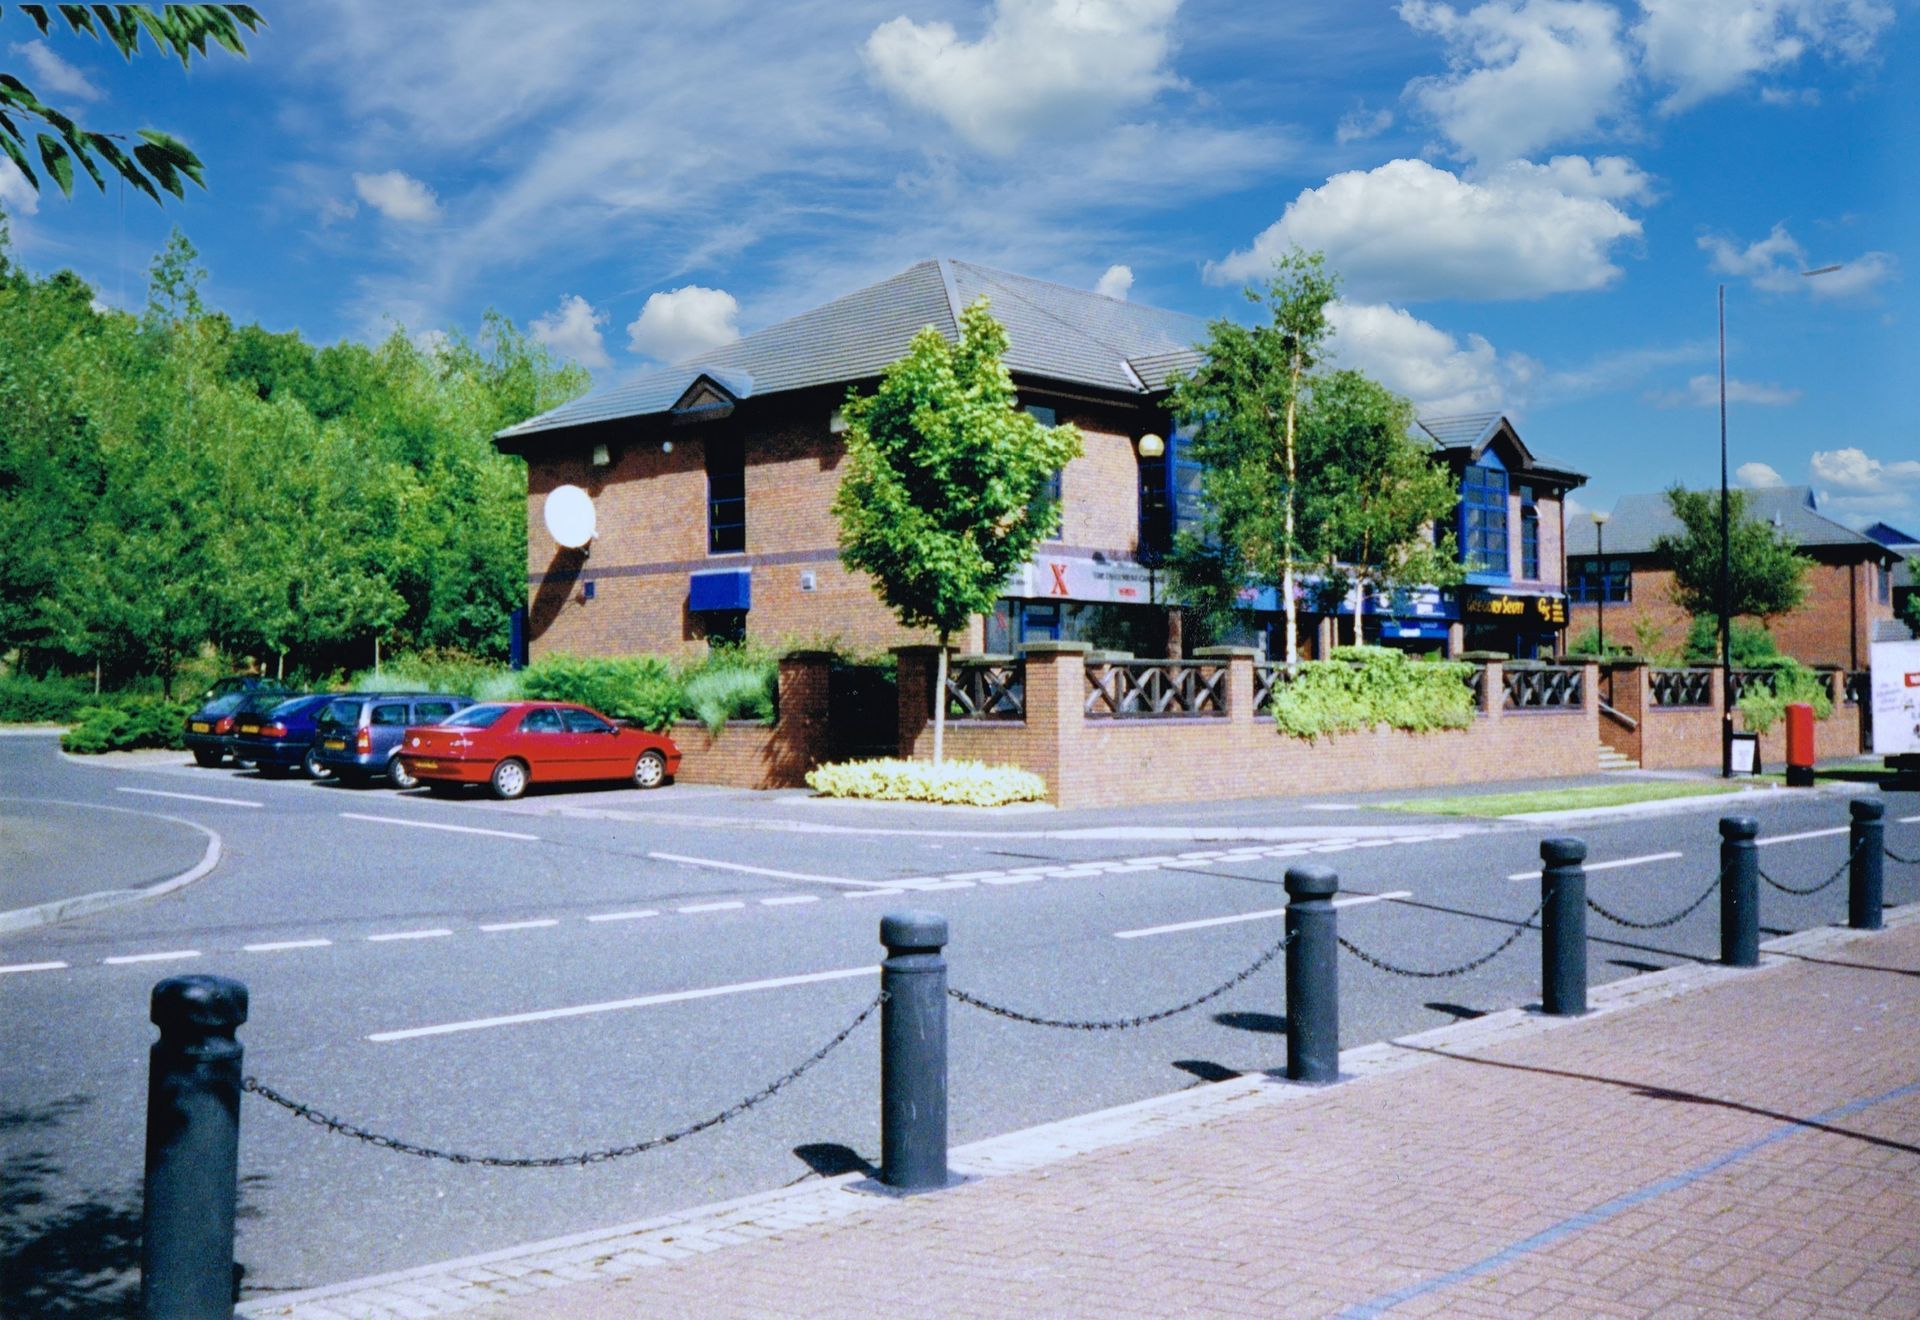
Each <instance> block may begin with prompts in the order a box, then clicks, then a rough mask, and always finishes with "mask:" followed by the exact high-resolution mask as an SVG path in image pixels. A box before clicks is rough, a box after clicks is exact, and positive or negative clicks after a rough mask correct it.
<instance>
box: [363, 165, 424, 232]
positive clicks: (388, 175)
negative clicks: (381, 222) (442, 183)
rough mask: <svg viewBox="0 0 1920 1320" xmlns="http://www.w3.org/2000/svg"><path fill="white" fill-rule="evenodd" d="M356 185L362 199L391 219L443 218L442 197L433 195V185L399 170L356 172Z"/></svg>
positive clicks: (411, 221)
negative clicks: (441, 214) (375, 172)
mask: <svg viewBox="0 0 1920 1320" xmlns="http://www.w3.org/2000/svg"><path fill="white" fill-rule="evenodd" d="M353 188H354V191H355V192H357V193H359V194H360V200H361V201H363V202H365V203H366V204H367V205H368V206H371V207H372V208H373V209H374V210H376V211H378V212H380V214H382V215H384V216H386V217H387V218H388V219H389V220H401V221H405V222H406V223H408V224H424V223H426V222H427V221H429V220H437V219H439V218H440V199H439V198H438V197H435V196H434V194H433V189H431V188H429V187H427V185H426V184H424V183H422V182H420V180H418V179H416V178H413V177H412V176H411V175H407V174H402V173H401V172H400V171H399V170H388V171H386V172H385V173H384V174H356V175H354V176H353Z"/></svg>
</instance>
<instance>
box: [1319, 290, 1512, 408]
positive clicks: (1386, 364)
mask: <svg viewBox="0 0 1920 1320" xmlns="http://www.w3.org/2000/svg"><path fill="white" fill-rule="evenodd" d="M1327 319H1328V320H1329V321H1330V322H1331V323H1332V325H1333V327H1334V354H1335V356H1336V358H1337V359H1338V361H1339V363H1340V365H1341V366H1343V367H1351V368H1354V369H1356V370H1359V371H1364V372H1365V373H1366V374H1368V375H1369V376H1372V377H1373V378H1374V379H1375V380H1378V381H1379V382H1380V383H1381V384H1383V385H1385V386H1387V387H1388V388H1389V389H1392V390H1395V391H1397V392H1398V393H1401V394H1404V395H1406V396H1407V397H1408V398H1410V399H1412V400H1413V402H1414V406H1415V407H1416V408H1418V409H1419V410H1420V411H1421V412H1423V413H1428V414H1432V415H1445V414H1447V413H1459V412H1479V411H1484V410H1487V409H1493V408H1500V409H1504V410H1512V409H1514V408H1515V407H1517V406H1518V404H1519V403H1520V402H1521V400H1522V399H1523V398H1524V397H1525V394H1526V392H1527V389H1528V387H1529V386H1530V385H1531V383H1532V382H1533V381H1534V379H1535V378H1536V377H1537V376H1538V375H1539V371H1540V368H1539V364H1537V363H1536V362H1534V361H1533V359H1531V358H1529V357H1527V356H1526V355H1525V354H1522V353H1501V352H1499V351H1498V350H1497V349H1495V348H1494V346H1493V345H1492V344H1491V343H1489V342H1488V341H1487V340H1486V338H1485V337H1484V336H1482V335H1476V334H1469V335H1468V336H1467V337H1466V340H1465V342H1464V343H1463V342H1462V341H1461V340H1459V339H1457V338H1455V337H1454V336H1453V335H1451V334H1449V333H1447V332H1446V331H1444V330H1442V329H1440V328H1439V327H1438V326H1435V325H1431V324H1429V323H1428V322H1426V321H1422V320H1420V319H1419V318H1418V317H1416V316H1414V315H1413V314H1412V313H1410V312H1408V311H1406V310H1405V309H1403V308H1399V307H1388V306H1385V305H1382V304H1375V303H1349V302H1336V303H1333V304H1331V305H1330V306H1329V307H1328V308H1327Z"/></svg>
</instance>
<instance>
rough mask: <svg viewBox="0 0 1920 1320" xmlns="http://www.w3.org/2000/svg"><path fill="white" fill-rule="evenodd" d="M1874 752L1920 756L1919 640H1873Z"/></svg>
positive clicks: (1886, 754) (1888, 754)
mask: <svg viewBox="0 0 1920 1320" xmlns="http://www.w3.org/2000/svg"><path fill="white" fill-rule="evenodd" d="M1871 656H1872V665H1873V675H1872V677H1873V752H1874V755H1875V756H1900V755H1905V756H1920V642H1875V643H1874V644H1873V648H1872V651H1871Z"/></svg>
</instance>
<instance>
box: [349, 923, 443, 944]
mask: <svg viewBox="0 0 1920 1320" xmlns="http://www.w3.org/2000/svg"><path fill="white" fill-rule="evenodd" d="M451 934H453V932H452V931H450V930H448V929H447V928H446V927H444V926H439V927H435V928H434V929H433V930H396V931H390V932H389V933H387V934H385V935H369V936H367V943H369V944H383V943H385V942H386V941H388V940H437V939H440V938H442V937H443V936H447V935H451Z"/></svg>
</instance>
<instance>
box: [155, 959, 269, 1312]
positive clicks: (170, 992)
mask: <svg viewBox="0 0 1920 1320" xmlns="http://www.w3.org/2000/svg"><path fill="white" fill-rule="evenodd" d="M151 1016H152V1018H153V1022H154V1025H155V1026H157V1027H159V1028H160V1039H159V1040H157V1041H155V1042H154V1044H153V1049H152V1051H151V1053H150V1055H149V1058H150V1065H149V1066H150V1071H149V1074H148V1082H147V1178H146V1201H145V1206H144V1209H143V1212H142V1222H141V1237H140V1312H141V1314H142V1315H143V1316H145V1317H146V1320H212V1317H215V1316H218V1317H220V1318H221V1320H227V1317H230V1316H232V1315H233V1303H234V1275H233V1218H234V1208H235V1204H236V1202H237V1201H238V1197H239V1176H240V1055H241V1046H240V1042H239V1041H237V1040H235V1039H234V1031H235V1029H236V1028H238V1027H239V1025H240V1024H241V1023H242V1022H245V1021H246V1020H247V987H245V986H244V985H242V984H240V982H238V981H230V980H228V979H227V978H226V977H224V976H171V977H168V978H167V979H166V980H164V981H162V982H160V983H159V984H158V985H156V986H154V987H153V1008H152V1014H151Z"/></svg>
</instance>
